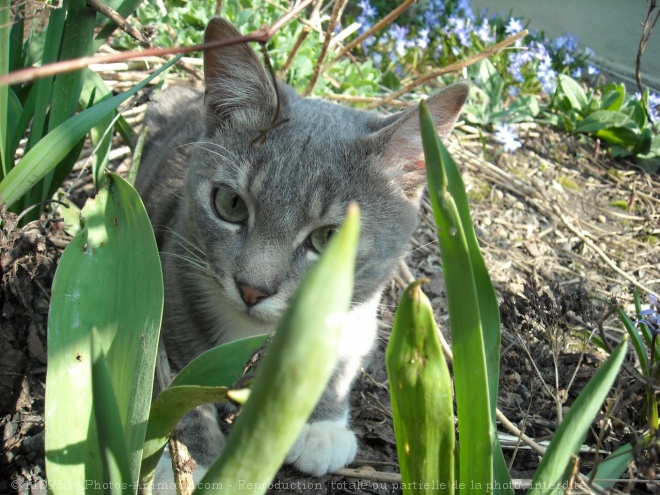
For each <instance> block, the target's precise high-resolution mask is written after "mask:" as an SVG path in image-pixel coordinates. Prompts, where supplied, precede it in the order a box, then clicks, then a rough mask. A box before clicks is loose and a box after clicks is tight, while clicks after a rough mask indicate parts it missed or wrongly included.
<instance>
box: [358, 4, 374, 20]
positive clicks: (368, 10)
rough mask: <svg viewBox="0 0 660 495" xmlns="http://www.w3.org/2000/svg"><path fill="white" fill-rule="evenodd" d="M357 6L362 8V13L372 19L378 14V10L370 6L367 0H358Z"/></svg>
mask: <svg viewBox="0 0 660 495" xmlns="http://www.w3.org/2000/svg"><path fill="white" fill-rule="evenodd" d="M358 7H360V8H361V9H362V15H363V16H365V17H366V18H368V19H373V18H374V17H376V16H377V15H378V11H377V10H376V9H375V8H374V7H372V5H371V4H370V3H369V0H360V2H359V3H358Z"/></svg>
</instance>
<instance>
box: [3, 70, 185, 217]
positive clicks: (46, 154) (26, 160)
mask: <svg viewBox="0 0 660 495" xmlns="http://www.w3.org/2000/svg"><path fill="white" fill-rule="evenodd" d="M179 58H180V57H177V58H173V59H172V60H170V61H169V62H168V63H167V64H165V65H164V66H163V67H161V68H160V69H158V70H157V71H156V72H154V73H153V74H151V75H150V76H149V77H147V78H146V79H145V80H144V81H142V82H141V83H139V84H137V85H136V86H135V87H133V88H132V89H130V90H129V91H126V92H124V93H122V94H120V95H117V96H115V97H113V98H111V99H109V100H106V101H103V102H101V103H98V104H97V105H94V106H93V107H91V108H88V109H87V110H85V111H83V112H81V113H79V114H77V115H76V116H74V117H72V118H70V119H69V120H67V121H66V122H64V123H62V124H60V125H59V126H58V127H57V128H56V129H54V130H53V131H52V132H50V133H49V134H48V135H47V136H46V137H44V138H43V139H42V140H41V141H39V142H38V143H37V144H36V145H35V146H34V148H32V149H31V150H30V151H29V152H28V153H27V154H26V155H25V156H24V157H23V158H22V159H21V161H20V162H19V163H18V165H17V166H16V167H14V168H13V169H12V170H11V172H10V173H9V174H8V175H7V176H6V177H5V178H4V179H3V180H2V182H0V200H2V201H4V202H5V203H6V204H7V205H8V206H11V205H12V204H14V203H15V202H16V201H17V200H18V199H19V198H20V197H21V196H23V194H25V193H26V192H28V191H29V190H30V189H31V187H32V186H33V185H34V184H35V183H37V181H39V180H40V179H42V178H43V177H44V176H45V175H46V174H47V173H49V172H50V171H51V170H53V169H54V168H55V167H56V166H57V164H58V163H59V162H60V161H61V160H62V159H63V158H64V157H65V156H66V155H67V154H68V153H69V151H71V149H72V148H73V147H74V146H75V145H76V144H77V143H78V142H79V141H80V140H81V139H83V138H84V137H85V135H86V134H87V132H89V130H90V129H91V128H92V127H94V126H95V125H96V124H98V123H99V122H100V121H101V120H102V119H103V118H104V117H105V116H106V115H108V114H109V113H110V112H112V111H113V110H115V109H116V108H117V107H118V106H119V105H121V104H122V103H123V102H124V101H126V100H127V99H128V98H130V97H131V96H133V95H134V94H135V93H137V92H138V91H139V90H141V89H142V88H143V87H144V86H146V85H147V84H148V83H149V82H150V81H151V80H152V79H154V78H155V77H157V76H158V75H159V74H160V73H161V72H163V71H164V70H166V69H168V68H169V67H170V66H171V65H172V64H174V63H175V62H176V61H177V60H178V59H179Z"/></svg>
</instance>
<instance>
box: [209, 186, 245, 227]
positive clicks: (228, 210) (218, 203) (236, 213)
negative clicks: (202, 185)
mask: <svg viewBox="0 0 660 495" xmlns="http://www.w3.org/2000/svg"><path fill="white" fill-rule="evenodd" d="M213 205H214V206H215V211H216V213H217V214H218V215H219V216H220V218H222V219H223V220H226V221H227V222H231V223H241V222H242V221H244V220H245V219H246V218H247V217H248V209H247V206H246V204H245V201H243V198H241V197H240V196H239V195H238V194H236V193H235V192H234V191H232V190H231V189H229V188H228V187H227V186H220V187H218V188H217V189H216V190H215V192H214V193H213Z"/></svg>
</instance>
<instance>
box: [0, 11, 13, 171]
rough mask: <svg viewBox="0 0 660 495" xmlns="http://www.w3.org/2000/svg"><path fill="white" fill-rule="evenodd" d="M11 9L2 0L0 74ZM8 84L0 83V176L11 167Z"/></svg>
mask: <svg viewBox="0 0 660 495" xmlns="http://www.w3.org/2000/svg"><path fill="white" fill-rule="evenodd" d="M10 14H11V9H10V8H9V5H7V2H4V3H3V5H2V7H1V8H0V75H5V74H7V73H8V72H9V45H10V42H9V40H10V36H11V24H10V23H9V15H10ZM10 91H11V90H10V88H9V86H7V85H6V84H0V178H1V177H4V176H6V175H7V174H8V173H9V170H10V169H11V167H12V164H13V162H14V157H13V156H11V157H10V156H9V155H8V153H7V149H8V142H9V141H10V139H9V136H10V131H9V127H8V126H9V120H8V117H9V110H10V109H11V107H10V101H9V92H10Z"/></svg>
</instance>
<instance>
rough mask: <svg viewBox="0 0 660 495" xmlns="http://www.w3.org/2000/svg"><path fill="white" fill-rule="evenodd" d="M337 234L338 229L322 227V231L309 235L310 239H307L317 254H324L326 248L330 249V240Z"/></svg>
mask: <svg viewBox="0 0 660 495" xmlns="http://www.w3.org/2000/svg"><path fill="white" fill-rule="evenodd" d="M336 233H337V228H336V227H332V226H328V227H321V228H320V229H316V230H315V231H314V232H312V233H311V234H309V237H308V238H307V244H308V246H309V247H310V248H311V249H313V250H314V251H316V252H317V253H322V252H323V251H325V248H326V247H328V243H329V242H330V239H332V236H333V235H335V234H336Z"/></svg>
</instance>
